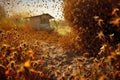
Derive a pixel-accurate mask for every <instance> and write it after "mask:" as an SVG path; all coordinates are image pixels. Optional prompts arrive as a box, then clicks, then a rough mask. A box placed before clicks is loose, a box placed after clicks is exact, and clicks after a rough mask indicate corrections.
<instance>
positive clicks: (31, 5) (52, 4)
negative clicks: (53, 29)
mask: <svg viewBox="0 0 120 80" xmlns="http://www.w3.org/2000/svg"><path fill="white" fill-rule="evenodd" d="M0 5H1V6H2V7H4V8H5V9H6V11H7V13H8V15H9V16H11V15H13V14H18V13H22V14H25V15H26V16H36V15H40V14H43V13H49V14H50V15H52V16H53V17H55V19H57V20H58V19H63V16H62V0H0Z"/></svg>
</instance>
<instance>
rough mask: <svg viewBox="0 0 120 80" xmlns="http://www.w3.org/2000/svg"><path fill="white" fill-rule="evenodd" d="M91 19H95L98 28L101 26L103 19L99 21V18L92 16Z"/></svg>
mask: <svg viewBox="0 0 120 80" xmlns="http://www.w3.org/2000/svg"><path fill="white" fill-rule="evenodd" d="M93 18H94V19H95V21H97V24H98V26H102V24H103V19H101V18H100V17H99V16H94V17H93Z"/></svg>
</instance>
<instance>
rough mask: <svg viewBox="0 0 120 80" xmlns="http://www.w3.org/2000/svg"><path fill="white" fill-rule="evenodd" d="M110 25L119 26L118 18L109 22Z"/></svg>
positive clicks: (119, 18) (119, 19)
mask: <svg viewBox="0 0 120 80" xmlns="http://www.w3.org/2000/svg"><path fill="white" fill-rule="evenodd" d="M110 24H112V25H113V26H119V24H120V17H118V18H115V19H114V20H113V21H110Z"/></svg>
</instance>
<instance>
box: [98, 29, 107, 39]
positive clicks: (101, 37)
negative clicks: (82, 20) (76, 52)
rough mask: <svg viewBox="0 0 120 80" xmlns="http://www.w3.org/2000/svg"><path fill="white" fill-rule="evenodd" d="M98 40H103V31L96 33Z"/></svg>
mask: <svg viewBox="0 0 120 80" xmlns="http://www.w3.org/2000/svg"><path fill="white" fill-rule="evenodd" d="M97 37H98V38H99V39H101V40H104V39H105V35H104V33H103V31H100V32H99V33H98V36H97Z"/></svg>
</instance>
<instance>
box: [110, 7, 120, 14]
mask: <svg viewBox="0 0 120 80" xmlns="http://www.w3.org/2000/svg"><path fill="white" fill-rule="evenodd" d="M117 11H119V9H118V8H114V9H113V11H112V13H111V15H117V14H116V12H117Z"/></svg>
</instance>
